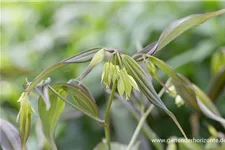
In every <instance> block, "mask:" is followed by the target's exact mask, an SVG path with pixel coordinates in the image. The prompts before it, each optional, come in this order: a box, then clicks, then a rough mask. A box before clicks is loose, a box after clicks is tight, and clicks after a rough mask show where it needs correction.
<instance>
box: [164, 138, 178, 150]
mask: <svg viewBox="0 0 225 150" xmlns="http://www.w3.org/2000/svg"><path fill="white" fill-rule="evenodd" d="M173 139H176V137H172V138H170V142H169V143H168V146H167V148H166V150H177V145H176V143H175V141H172V140H173Z"/></svg>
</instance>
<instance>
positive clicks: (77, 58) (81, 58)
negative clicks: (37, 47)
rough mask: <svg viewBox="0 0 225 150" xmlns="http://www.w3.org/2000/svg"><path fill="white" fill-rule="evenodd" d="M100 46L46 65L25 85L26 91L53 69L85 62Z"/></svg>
mask: <svg viewBox="0 0 225 150" xmlns="http://www.w3.org/2000/svg"><path fill="white" fill-rule="evenodd" d="M100 49H101V48H93V49H89V50H86V51H84V52H81V53H79V54H76V55H74V56H72V57H69V58H67V59H64V60H63V61H61V62H59V63H56V64H54V65H52V66H50V67H48V68H47V69H45V70H44V71H42V72H41V73H40V74H39V75H38V76H37V77H36V78H35V79H34V80H33V81H32V82H31V84H30V85H29V86H28V87H27V89H26V92H27V93H28V94H29V92H30V91H31V90H32V89H33V88H35V87H36V85H37V84H38V83H39V82H40V81H41V80H43V79H44V78H46V77H47V76H48V75H49V74H50V73H52V72H53V71H55V70H57V69H59V68H62V67H64V66H66V65H68V64H71V63H83V62H87V61H90V60H91V59H92V57H93V56H94V55H95V53H97V52H98V50H100Z"/></svg>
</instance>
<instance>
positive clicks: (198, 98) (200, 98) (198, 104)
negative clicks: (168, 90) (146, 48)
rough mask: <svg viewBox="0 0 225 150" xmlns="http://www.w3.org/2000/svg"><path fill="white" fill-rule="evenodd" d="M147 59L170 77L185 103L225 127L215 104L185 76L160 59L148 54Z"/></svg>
mask: <svg viewBox="0 0 225 150" xmlns="http://www.w3.org/2000/svg"><path fill="white" fill-rule="evenodd" d="M149 59H150V60H151V61H152V62H153V63H154V64H155V65H156V66H158V67H159V68H160V69H162V70H163V71H164V72H166V73H167V74H168V76H170V77H171V78H172V83H173V84H174V86H175V88H176V91H177V94H178V95H180V96H181V98H182V99H183V100H184V101H185V102H186V103H187V104H189V105H190V106H191V107H192V108H194V109H195V110H197V111H199V110H200V111H202V112H203V113H204V114H205V115H206V116H207V117H209V118H211V119H214V120H216V121H218V122H220V123H221V124H222V125H223V126H224V127H225V120H224V119H223V118H222V117H221V115H220V113H219V112H218V110H217V108H216V107H215V105H214V104H213V103H212V101H211V100H210V99H209V97H208V96H207V95H206V94H205V93H204V92H203V91H201V90H200V89H199V88H198V87H197V86H196V85H194V84H192V83H191V82H190V81H188V80H187V79H186V78H185V77H183V76H181V75H179V74H177V73H176V72H175V71H174V70H173V69H172V68H170V67H169V66H168V65H167V64H166V63H164V62H163V61H162V60H160V59H158V58H156V57H153V56H149Z"/></svg>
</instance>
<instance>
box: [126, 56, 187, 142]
mask: <svg viewBox="0 0 225 150" xmlns="http://www.w3.org/2000/svg"><path fill="white" fill-rule="evenodd" d="M122 62H123V64H124V66H125V68H126V70H127V71H128V73H129V74H130V75H131V76H132V77H133V78H134V80H135V81H136V82H137V84H138V86H139V87H140V90H141V91H142V92H143V93H144V95H145V96H146V97H147V98H148V100H149V101H150V102H151V103H152V104H154V105H155V106H157V107H159V108H161V109H163V110H164V111H165V112H166V113H167V114H168V115H169V116H170V117H171V119H173V121H174V123H175V124H176V125H177V127H178V128H179V129H180V131H181V133H182V134H183V135H184V137H185V138H186V135H185V133H184V131H183V129H182V128H181V126H180V124H179V122H178V121H177V119H176V117H175V116H174V114H173V113H172V112H171V111H169V110H168V109H167V107H166V106H165V104H164V103H163V102H162V100H161V99H160V98H159V96H158V94H157V93H156V91H155V89H154V87H153V86H152V83H151V82H150V80H149V78H148V76H147V75H146V73H145V72H144V70H143V69H142V68H141V67H140V66H139V65H138V64H137V62H136V61H135V60H134V59H133V58H131V57H130V56H127V55H122Z"/></svg>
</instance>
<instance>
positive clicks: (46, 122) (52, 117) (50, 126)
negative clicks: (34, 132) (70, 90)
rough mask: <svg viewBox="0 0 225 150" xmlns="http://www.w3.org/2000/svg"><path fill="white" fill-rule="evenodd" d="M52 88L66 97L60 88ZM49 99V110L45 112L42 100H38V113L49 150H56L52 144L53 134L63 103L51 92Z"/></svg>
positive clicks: (53, 143)
mask: <svg viewBox="0 0 225 150" xmlns="http://www.w3.org/2000/svg"><path fill="white" fill-rule="evenodd" d="M53 88H55V89H56V91H57V92H58V93H59V94H60V95H61V96H62V97H66V91H65V90H63V89H61V87H59V86H53ZM49 97H50V102H51V107H50V109H49V110H46V107H45V102H44V100H43V98H42V97H40V98H39V100H38V112H39V115H40V119H41V123H42V129H43V132H44V135H45V137H46V139H47V140H48V142H49V144H50V145H51V148H52V149H53V150H57V147H56V144H55V142H54V133H55V128H56V125H57V123H58V120H59V117H60V115H61V113H62V112H63V110H64V107H65V102H64V101H62V100H61V99H60V98H59V97H58V96H57V95H56V94H55V93H53V92H52V91H51V92H50V91H49Z"/></svg>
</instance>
